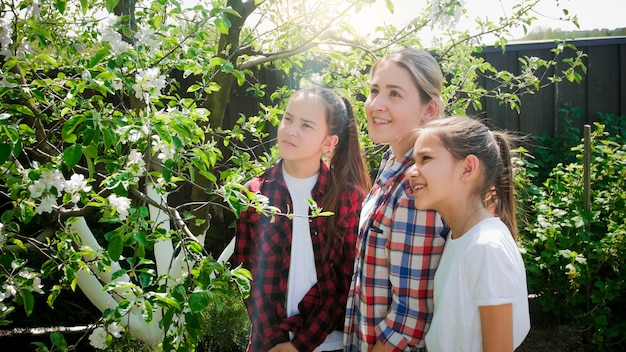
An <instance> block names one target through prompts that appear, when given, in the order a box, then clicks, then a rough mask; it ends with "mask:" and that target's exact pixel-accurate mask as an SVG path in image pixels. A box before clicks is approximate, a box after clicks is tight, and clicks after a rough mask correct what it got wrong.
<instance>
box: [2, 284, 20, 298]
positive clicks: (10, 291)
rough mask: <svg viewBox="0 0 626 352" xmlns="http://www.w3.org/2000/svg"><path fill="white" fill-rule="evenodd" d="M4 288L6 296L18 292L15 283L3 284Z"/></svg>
mask: <svg viewBox="0 0 626 352" xmlns="http://www.w3.org/2000/svg"><path fill="white" fill-rule="evenodd" d="M2 289H3V290H4V295H5V296H6V297H11V296H15V295H16V294H17V290H16V289H15V286H13V285H9V284H4V285H2Z"/></svg>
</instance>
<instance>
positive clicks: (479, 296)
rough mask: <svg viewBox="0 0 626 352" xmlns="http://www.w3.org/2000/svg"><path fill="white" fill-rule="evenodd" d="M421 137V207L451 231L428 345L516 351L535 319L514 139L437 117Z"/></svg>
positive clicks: (416, 177)
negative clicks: (520, 239) (520, 229)
mask: <svg viewBox="0 0 626 352" xmlns="http://www.w3.org/2000/svg"><path fill="white" fill-rule="evenodd" d="M416 134H417V139H416V142H415V146H414V148H413V159H414V161H415V165H414V166H412V167H411V168H410V169H409V170H408V171H407V176H408V177H409V179H410V184H411V188H412V189H413V196H414V197H415V206H416V207H417V208H419V209H434V210H436V211H437V212H439V213H440V214H441V215H442V217H443V219H444V220H445V221H446V223H447V224H448V226H449V227H450V230H451V232H450V234H449V235H448V238H447V240H446V244H445V247H444V251H443V254H442V257H441V261H440V262H439V267H438V268H437V272H436V274H435V288H434V301H435V310H434V316H433V320H432V323H431V326H430V330H429V331H428V333H427V334H426V348H427V350H428V351H429V352H436V351H445V352H452V351H464V352H465V351H467V352H473V351H485V352H488V351H498V352H501V351H513V350H514V349H515V348H517V347H518V346H519V345H520V344H521V343H522V341H523V340H524V338H525V337H526V335H527V334H528V331H529V330H530V314H529V311H528V292H527V288H526V273H525V268H524V263H523V261H522V257H521V254H520V252H519V249H518V247H517V245H516V241H515V239H516V235H517V225H516V223H515V201H514V197H513V186H514V184H513V177H512V166H511V159H510V154H509V153H510V138H509V136H508V135H507V134H506V133H505V132H502V131H493V132H492V131H490V130H489V129H488V128H487V126H485V125H484V124H483V123H481V122H480V121H477V120H475V119H472V118H469V117H449V118H444V119H440V120H433V121H430V122H428V123H426V124H425V125H424V126H423V127H420V128H419V129H418V130H417V132H416ZM494 215H495V216H494Z"/></svg>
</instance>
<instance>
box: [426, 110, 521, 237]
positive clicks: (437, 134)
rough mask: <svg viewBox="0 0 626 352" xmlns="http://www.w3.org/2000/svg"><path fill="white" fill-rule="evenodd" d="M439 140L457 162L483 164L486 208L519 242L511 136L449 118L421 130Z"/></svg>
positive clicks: (474, 122)
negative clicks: (474, 159) (467, 159)
mask: <svg viewBox="0 0 626 352" xmlns="http://www.w3.org/2000/svg"><path fill="white" fill-rule="evenodd" d="M417 133H419V134H422V133H427V134H428V135H429V136H432V137H434V138H436V139H437V140H439V141H440V142H441V143H442V144H443V145H444V146H445V147H446V148H447V149H448V150H449V151H450V153H452V156H453V157H454V158H456V159H458V160H462V159H465V157H467V156H468V155H470V154H472V155H475V156H476V157H477V158H478V159H479V160H480V163H481V166H482V171H483V175H485V178H484V182H483V184H482V187H481V189H480V190H479V191H480V192H481V195H482V200H483V204H484V205H485V207H486V208H487V209H490V210H491V211H492V212H493V213H494V214H495V215H497V216H498V217H499V218H500V219H501V220H502V222H504V223H505V224H506V225H507V227H508V228H509V230H510V231H511V234H512V235H513V237H514V238H517V233H518V229H517V222H516V218H515V198H514V186H515V184H514V182H513V166H512V163H511V141H512V136H511V135H509V134H508V133H506V132H505V131H491V130H489V128H488V127H487V126H486V125H485V124H483V123H482V122H480V121H478V120H476V119H473V118H470V117H460V116H455V117H448V118H443V119H438V120H432V121H429V122H427V123H426V124H425V125H423V126H422V127H421V128H419V129H418V132H417Z"/></svg>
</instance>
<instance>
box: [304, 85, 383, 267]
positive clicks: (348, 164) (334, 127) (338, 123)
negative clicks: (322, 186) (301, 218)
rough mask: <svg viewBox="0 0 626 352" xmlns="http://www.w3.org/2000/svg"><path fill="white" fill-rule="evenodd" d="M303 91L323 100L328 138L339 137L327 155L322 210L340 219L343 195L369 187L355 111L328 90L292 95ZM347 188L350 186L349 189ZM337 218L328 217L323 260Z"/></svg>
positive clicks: (310, 89) (312, 89)
mask: <svg viewBox="0 0 626 352" xmlns="http://www.w3.org/2000/svg"><path fill="white" fill-rule="evenodd" d="M305 92H310V93H315V94H317V95H318V96H319V97H320V98H321V100H323V101H324V103H325V105H326V122H327V125H328V135H330V136H332V135H336V136H338V137H339V141H338V143H337V145H336V146H335V148H334V150H333V153H332V155H331V156H330V160H329V166H330V175H331V177H330V179H329V180H328V188H327V190H326V194H325V195H324V197H323V199H322V206H323V207H324V210H327V211H332V212H334V213H335V214H336V216H339V214H340V210H341V209H340V207H341V202H340V201H341V198H340V197H341V194H342V192H344V191H345V190H347V189H352V188H354V186H357V187H356V188H357V190H360V191H361V192H363V194H365V193H366V192H368V191H369V189H370V188H371V186H372V182H371V180H370V178H369V173H368V172H367V168H366V166H365V165H366V164H365V159H364V156H363V153H362V151H361V145H360V143H359V131H358V129H357V124H356V120H355V116H354V109H353V108H352V104H351V103H350V101H349V100H348V99H346V98H341V97H339V96H338V95H337V94H335V93H334V92H333V91H332V90H330V89H328V88H325V87H318V86H312V87H307V88H302V89H300V90H298V91H297V92H296V93H295V94H300V93H305ZM350 185H353V186H352V187H349V186H350ZM336 216H329V217H328V220H327V229H328V234H327V236H328V241H327V245H326V249H325V251H324V257H326V256H327V254H328V253H329V250H330V246H331V244H332V243H333V242H334V239H335V237H336V236H338V235H340V234H339V228H338V227H337V218H336Z"/></svg>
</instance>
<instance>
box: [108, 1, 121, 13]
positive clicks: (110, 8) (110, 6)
mask: <svg viewBox="0 0 626 352" xmlns="http://www.w3.org/2000/svg"><path fill="white" fill-rule="evenodd" d="M119 2H120V0H106V7H107V11H109V13H113V11H115V7H116V6H117V4H118V3H119Z"/></svg>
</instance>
